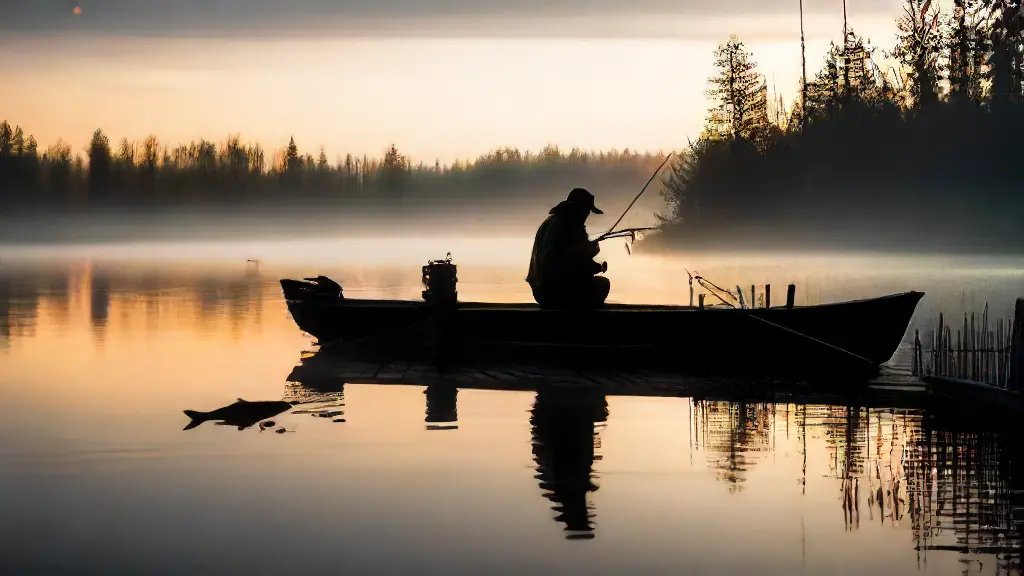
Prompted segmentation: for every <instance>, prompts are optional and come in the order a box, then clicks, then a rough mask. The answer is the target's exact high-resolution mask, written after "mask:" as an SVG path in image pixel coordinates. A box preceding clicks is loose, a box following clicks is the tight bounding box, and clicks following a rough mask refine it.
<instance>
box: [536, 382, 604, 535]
mask: <svg viewBox="0 0 1024 576" xmlns="http://www.w3.org/2000/svg"><path fill="white" fill-rule="evenodd" d="M607 419H608V402H607V400H606V398H605V396H604V395H603V394H600V393H598V392H594V391H591V390H587V389H578V388H575V387H566V388H562V387H557V386H555V387H545V388H542V389H540V390H538V391H537V395H536V398H535V401H534V404H533V408H532V409H531V410H530V426H531V432H532V436H533V441H532V444H533V458H534V462H536V464H537V475H536V476H535V478H537V480H539V481H540V488H541V490H543V491H544V497H545V498H547V499H548V500H551V501H552V502H554V504H555V505H554V506H552V510H554V511H555V512H557V513H558V515H557V516H555V520H556V521H557V522H561V523H563V524H565V530H566V531H568V532H570V534H568V535H567V536H566V538H569V539H577V538H580V539H589V538H593V537H594V534H593V531H594V525H593V523H592V522H591V519H592V518H594V516H595V514H593V513H592V511H593V509H594V508H593V506H592V505H591V503H590V502H589V501H588V499H589V494H590V493H591V492H594V491H596V490H597V489H598V486H597V484H595V483H594V479H595V478H596V477H597V476H596V474H595V473H594V471H593V466H594V462H595V461H597V460H600V459H601V456H600V455H599V454H598V453H597V452H596V450H595V449H596V448H599V447H600V442H601V440H600V435H599V432H598V430H597V427H596V424H597V423H604V422H606V421H607Z"/></svg>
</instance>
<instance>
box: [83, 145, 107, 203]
mask: <svg viewBox="0 0 1024 576" xmlns="http://www.w3.org/2000/svg"><path fill="white" fill-rule="evenodd" d="M110 164H111V162H110V139H109V138H107V135H106V134H104V133H103V130H100V129H96V131H95V132H93V134H92V140H91V141H90V142H89V180H88V185H89V196H90V197H91V198H102V197H103V196H104V195H106V194H108V193H109V189H108V188H109V186H110Z"/></svg>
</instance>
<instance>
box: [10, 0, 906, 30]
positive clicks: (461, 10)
mask: <svg viewBox="0 0 1024 576" xmlns="http://www.w3.org/2000/svg"><path fill="white" fill-rule="evenodd" d="M76 7H80V8H81V13H80V14H75V13H74V10H75V8H76ZM895 9H898V2H897V0H862V1H860V2H858V3H857V6H856V14H857V15H861V16H865V17H872V16H878V15H881V14H891V13H893V11H894V10H895ZM804 10H805V14H806V15H807V16H808V17H811V18H814V17H825V16H827V17H837V16H838V15H839V14H841V10H842V9H841V4H837V2H836V1H835V0H807V1H805V2H804ZM796 12H797V3H796V2H795V1H793V0H728V1H723V0H687V1H680V0H631V1H629V2H626V1H624V0H515V1H514V2H510V1H507V0H333V1H332V0H291V1H288V2H286V1H280V0H164V1H155V0H80V1H75V0H50V1H25V0H0V30H2V31H4V32H8V33H12V32H13V33H20V34H27V35H33V34H46V33H67V32H77V33H98V34H116V35H133V36H161V37H166V36H189V35H200V36H211V35H224V36H296V35H303V34H307V35H308V34H315V35H325V34H332V33H335V34H336V33H342V34H346V35H362V36H366V35H379V34H400V35H412V36H416V35H474V34H475V35H508V34H515V35H527V36H529V35H543V36H595V35H596V36H616V35H636V34H637V33H638V32H636V31H634V30H632V29H630V28H629V27H628V26H626V27H625V28H624V29H620V28H618V27H616V26H615V25H614V22H615V21H616V20H618V21H620V22H626V23H628V22H629V21H631V20H635V21H638V22H639V21H643V20H645V19H648V20H649V19H652V18H658V17H676V19H677V20H683V21H685V20H691V21H692V23H693V25H691V26H685V25H684V26H682V28H683V29H686V28H699V27H700V25H701V23H706V22H710V21H714V22H719V23H727V22H729V21H730V20H736V19H743V20H749V19H753V18H758V17H768V20H767V21H765V22H764V25H763V26H762V28H763V29H764V30H763V31H764V32H765V33H766V34H771V29H770V28H771V26H772V21H773V20H774V19H776V18H779V19H781V18H786V19H795V18H796ZM851 15H853V14H852V13H851ZM644 31H645V30H644V29H641V30H640V31H639V33H640V35H645V34H644ZM658 34H667V32H662V33H658Z"/></svg>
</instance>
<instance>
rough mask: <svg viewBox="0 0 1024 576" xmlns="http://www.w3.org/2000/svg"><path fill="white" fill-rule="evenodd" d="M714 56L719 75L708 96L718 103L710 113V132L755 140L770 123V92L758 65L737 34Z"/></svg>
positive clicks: (714, 79) (715, 77)
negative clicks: (755, 135)
mask: <svg viewBox="0 0 1024 576" xmlns="http://www.w3.org/2000/svg"><path fill="white" fill-rule="evenodd" d="M714 55H715V67H716V68H718V73H717V74H715V75H714V76H712V77H711V78H709V79H708V84H709V87H708V90H707V96H708V98H710V99H711V100H713V101H716V102H717V103H718V104H717V105H716V106H715V107H713V108H711V109H710V110H709V111H708V112H709V117H708V124H709V126H708V128H709V131H710V132H711V133H712V136H715V135H724V134H731V135H732V137H733V138H741V137H742V138H747V139H753V138H752V137H753V136H754V134H755V133H756V132H758V130H759V129H760V128H761V127H763V126H764V125H765V124H767V121H768V97H767V89H766V84H765V82H764V80H763V78H762V77H761V75H760V74H759V73H758V72H757V64H756V63H755V62H754V61H753V60H752V59H751V56H752V55H751V54H750V53H749V52H747V50H746V49H745V48H744V46H743V43H742V42H740V40H739V39H738V38H737V37H736V36H735V35H733V36H730V37H729V40H728V41H727V42H725V43H723V44H721V45H719V46H718V48H717V49H716V50H715V52H714Z"/></svg>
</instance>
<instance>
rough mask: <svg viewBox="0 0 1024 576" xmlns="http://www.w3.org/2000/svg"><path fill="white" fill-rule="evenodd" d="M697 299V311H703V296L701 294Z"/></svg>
mask: <svg viewBox="0 0 1024 576" xmlns="http://www.w3.org/2000/svg"><path fill="white" fill-rule="evenodd" d="M697 298H698V301H699V302H700V304H699V305H698V306H699V308H698V309H700V310H703V309H704V295H703V294H698V295H697Z"/></svg>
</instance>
